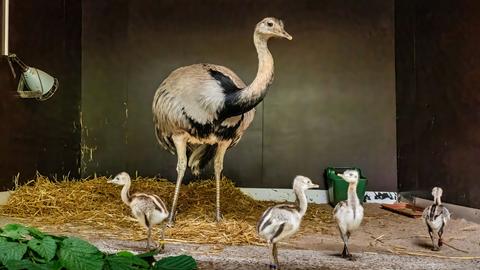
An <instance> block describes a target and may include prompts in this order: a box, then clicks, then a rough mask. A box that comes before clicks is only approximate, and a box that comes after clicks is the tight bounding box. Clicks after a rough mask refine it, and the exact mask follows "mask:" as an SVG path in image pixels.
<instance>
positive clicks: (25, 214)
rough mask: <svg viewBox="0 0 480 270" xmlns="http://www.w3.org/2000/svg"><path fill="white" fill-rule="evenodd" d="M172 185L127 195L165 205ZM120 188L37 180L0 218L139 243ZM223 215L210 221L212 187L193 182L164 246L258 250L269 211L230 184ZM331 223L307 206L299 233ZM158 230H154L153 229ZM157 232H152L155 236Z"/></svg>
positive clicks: (100, 181) (149, 185) (140, 181)
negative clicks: (144, 195)
mask: <svg viewBox="0 0 480 270" xmlns="http://www.w3.org/2000/svg"><path fill="white" fill-rule="evenodd" d="M174 188H175V185H174V184H173V183H170V182H168V181H166V180H164V179H154V178H142V177H138V178H136V179H134V180H133V181H132V193H134V192H151V193H155V194H158V195H159V196H160V197H162V198H163V199H164V201H165V202H166V203H167V205H170V203H171V201H172V198H173V192H174ZM120 190H121V187H120V186H116V185H113V184H108V183H107V178H105V177H98V178H93V179H86V180H79V181H68V180H63V181H51V180H49V179H48V178H46V177H43V176H37V179H36V180H35V181H32V182H30V183H28V184H26V185H23V186H19V187H17V188H16V189H15V192H14V193H13V194H12V196H11V197H10V199H9V201H8V204H7V205H5V206H2V207H1V208H0V215H4V216H9V217H15V218H20V219H22V222H24V223H26V224H28V225H32V226H36V227H39V228H41V229H43V230H47V231H54V232H56V233H58V232H64V233H72V234H80V235H84V236H86V237H97V238H98V237H101V238H109V237H112V238H116V239H123V240H143V239H145V237H146V234H145V230H144V229H143V228H142V227H141V226H140V225H139V224H138V223H137V222H136V220H134V219H133V218H132V217H131V214H130V209H129V208H128V206H126V205H125V204H124V203H123V202H122V201H121V199H120ZM221 192H222V193H221V194H222V201H221V202H222V213H223V214H224V217H225V220H224V221H223V222H221V223H220V224H217V223H216V222H215V221H214V213H215V182H214V181H212V180H206V181H197V182H193V183H190V184H188V185H184V186H182V188H181V192H180V196H179V202H178V208H177V209H178V215H177V219H176V224H175V227H174V228H168V229H167V230H166V237H167V238H168V239H167V242H190V243H216V244H228V245H236V244H262V243H263V241H262V240H260V239H259V238H258V237H257V235H256V232H255V224H256V221H257V219H258V218H259V217H260V215H261V213H262V212H263V211H264V210H265V209H266V208H267V207H268V206H271V205H273V203H272V202H259V201H255V200H253V199H252V198H250V197H248V196H246V195H244V194H243V193H242V192H241V191H240V190H239V189H238V188H236V187H235V186H234V184H233V183H232V182H231V181H229V180H226V179H224V180H222V186H221ZM326 223H332V220H331V209H330V208H329V207H325V206H321V205H313V204H311V205H310V206H309V209H308V211H307V215H306V216H305V220H304V222H303V226H302V227H303V229H302V232H321V231H323V230H324V228H325V225H326ZM157 227H158V226H157ZM158 232H159V229H158V228H156V229H155V235H158Z"/></svg>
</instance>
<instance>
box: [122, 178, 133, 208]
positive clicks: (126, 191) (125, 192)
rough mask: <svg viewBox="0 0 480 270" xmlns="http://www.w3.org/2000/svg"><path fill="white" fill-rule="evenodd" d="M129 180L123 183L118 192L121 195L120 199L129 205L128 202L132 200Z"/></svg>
mask: <svg viewBox="0 0 480 270" xmlns="http://www.w3.org/2000/svg"><path fill="white" fill-rule="evenodd" d="M131 183H132V182H131V181H130V180H129V181H127V183H125V185H123V188H122V192H121V193H120V195H121V197H122V201H123V202H124V203H125V204H126V205H128V206H130V202H131V201H132V199H131V197H130V185H131Z"/></svg>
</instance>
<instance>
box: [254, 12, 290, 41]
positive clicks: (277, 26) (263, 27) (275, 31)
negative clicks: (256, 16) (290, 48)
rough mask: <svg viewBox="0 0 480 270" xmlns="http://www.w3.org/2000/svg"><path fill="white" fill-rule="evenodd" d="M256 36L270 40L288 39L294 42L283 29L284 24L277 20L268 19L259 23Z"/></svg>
mask: <svg viewBox="0 0 480 270" xmlns="http://www.w3.org/2000/svg"><path fill="white" fill-rule="evenodd" d="M255 35H258V36H260V37H263V38H265V39H269V38H271V37H278V38H286V39H288V40H292V36H290V34H289V33H287V31H285V29H284V28H283V22H282V21H281V20H279V19H277V18H273V17H267V18H265V19H263V20H261V21H260V22H259V23H257V26H256V27H255Z"/></svg>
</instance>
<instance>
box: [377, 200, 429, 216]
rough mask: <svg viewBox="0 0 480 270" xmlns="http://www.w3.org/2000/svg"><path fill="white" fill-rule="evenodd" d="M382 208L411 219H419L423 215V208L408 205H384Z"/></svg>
mask: <svg viewBox="0 0 480 270" xmlns="http://www.w3.org/2000/svg"><path fill="white" fill-rule="evenodd" d="M382 208H383V209H386V210H389V211H392V212H395V213H397V214H400V215H404V216H407V217H411V218H419V217H421V216H422V214H423V208H420V207H417V206H414V205H411V204H408V203H394V204H382Z"/></svg>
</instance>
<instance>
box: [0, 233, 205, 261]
mask: <svg viewBox="0 0 480 270" xmlns="http://www.w3.org/2000/svg"><path fill="white" fill-rule="evenodd" d="M156 254H157V252H154V251H153V252H147V253H143V254H138V255H134V254H133V253H131V252H128V251H121V252H118V253H116V254H106V253H103V252H101V251H100V250H98V248H97V247H95V246H94V245H92V244H90V243H89V242H87V241H85V240H82V239H79V238H76V237H65V236H54V235H49V234H46V233H43V232H41V231H40V230H38V229H36V228H31V227H26V226H23V225H20V224H8V225H6V226H5V227H3V228H1V229H0V270H4V269H7V270H23V269H27V270H63V269H65V270H130V269H135V270H143V269H145V270H149V269H154V270H160V269H165V270H166V269H185V270H192V269H196V268H197V264H196V262H195V260H194V259H193V258H192V257H190V256H186V255H181V256H174V257H167V258H164V259H162V260H160V261H158V262H155V259H154V258H153V257H154V256H155V255H156ZM172 267H173V268H172Z"/></svg>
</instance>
